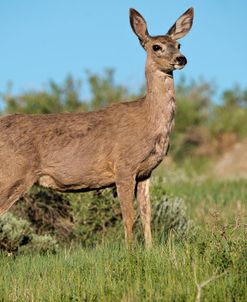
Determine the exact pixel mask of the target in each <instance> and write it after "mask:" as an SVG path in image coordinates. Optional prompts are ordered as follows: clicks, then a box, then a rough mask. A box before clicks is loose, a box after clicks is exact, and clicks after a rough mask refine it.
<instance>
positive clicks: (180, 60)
mask: <svg viewBox="0 0 247 302" xmlns="http://www.w3.org/2000/svg"><path fill="white" fill-rule="evenodd" d="M176 60H177V62H178V64H179V65H185V64H186V63H187V59H186V58H185V57H184V56H180V57H177V59H176Z"/></svg>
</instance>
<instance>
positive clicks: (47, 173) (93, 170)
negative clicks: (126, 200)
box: [38, 162, 114, 191]
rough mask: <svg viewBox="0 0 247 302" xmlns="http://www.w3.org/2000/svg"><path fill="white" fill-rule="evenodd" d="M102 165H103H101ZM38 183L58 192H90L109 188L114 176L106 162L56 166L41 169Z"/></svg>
mask: <svg viewBox="0 0 247 302" xmlns="http://www.w3.org/2000/svg"><path fill="white" fill-rule="evenodd" d="M103 163H104V165H103ZM38 183H39V184H40V185H42V186H44V187H49V188H53V189H57V190H60V191H73V190H91V189H97V188H102V187H108V186H111V185H112V184H113V183H114V176H113V172H112V169H111V165H110V164H108V163H107V162H102V164H99V163H97V164H96V163H94V164H93V163H90V162H88V163H85V162H84V164H83V163H81V164H79V163H77V165H75V164H74V165H70V166H69V165H68V166H67V165H56V166H54V167H52V168H51V167H50V168H46V169H43V171H42V173H41V175H40V177H39V179H38Z"/></svg>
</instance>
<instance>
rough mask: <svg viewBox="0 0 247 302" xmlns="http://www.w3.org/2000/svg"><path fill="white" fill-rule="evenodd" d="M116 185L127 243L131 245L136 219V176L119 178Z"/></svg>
mask: <svg viewBox="0 0 247 302" xmlns="http://www.w3.org/2000/svg"><path fill="white" fill-rule="evenodd" d="M116 186H117V193H118V198H119V200H120V205H121V210H122V216H123V223H124V233H125V243H126V245H127V246H129V245H130V244H131V243H132V241H133V224H134V219H135V210H134V191H135V181H134V178H128V179H126V180H119V181H117V182H116Z"/></svg>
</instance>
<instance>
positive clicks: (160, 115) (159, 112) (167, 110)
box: [145, 60, 176, 132]
mask: <svg viewBox="0 0 247 302" xmlns="http://www.w3.org/2000/svg"><path fill="white" fill-rule="evenodd" d="M146 81H147V94H146V98H145V102H146V106H147V107H148V115H149V117H150V122H151V124H152V125H156V127H159V128H160V127H163V128H165V129H166V130H168V131H169V132H170V130H171V127H172V124H173V119H174V114H175V107H176V106H175V92H174V82H173V74H172V72H171V73H170V74H168V73H164V72H162V71H160V70H157V68H155V66H154V64H153V63H152V62H149V61H148V60H147V64H146Z"/></svg>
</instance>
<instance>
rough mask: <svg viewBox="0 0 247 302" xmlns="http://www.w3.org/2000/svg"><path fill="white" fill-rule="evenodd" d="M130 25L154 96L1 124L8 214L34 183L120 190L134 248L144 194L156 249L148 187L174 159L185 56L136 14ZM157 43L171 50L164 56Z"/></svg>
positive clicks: (1, 195) (0, 196) (0, 188)
mask: <svg viewBox="0 0 247 302" xmlns="http://www.w3.org/2000/svg"><path fill="white" fill-rule="evenodd" d="M137 14H138V15H137ZM190 14H191V11H190ZM136 17H138V20H137V23H136V22H133V20H135V18H136ZM130 18H131V22H132V27H133V30H134V31H135V33H136V34H137V35H138V37H139V39H140V40H141V41H143V45H144V48H145V49H146V51H147V63H146V78H147V94H146V96H145V97H144V98H142V99H139V100H137V101H134V102H126V103H120V104H116V105H113V106H111V107H108V108H105V109H103V110H100V111H96V112H87V113H63V114H49V115H23V114H14V115H9V116H4V117H1V118H0V133H1V136H0V163H1V168H0V214H1V213H4V212H5V211H6V210H7V209H8V208H9V207H10V206H11V205H12V204H13V203H14V202H15V201H16V200H17V199H18V198H19V197H20V196H21V195H22V194H23V193H24V192H26V191H27V190H28V189H29V188H30V186H32V185H33V184H34V183H39V184H40V185H43V186H45V187H51V188H53V189H57V190H60V191H78V190H81V191H86V190H93V189H98V188H104V187H109V186H114V185H116V186H117V192H118V196H119V198H120V202H121V208H122V214H123V220H124V227H125V238H126V242H127V243H129V242H130V241H131V240H132V226H133V222H134V216H135V213H134V209H133V198H134V192H135V188H136V186H137V198H138V204H139V208H140V213H141V218H142V223H143V227H144V233H145V239H146V243H147V244H148V245H151V229H150V220H151V218H150V217H151V211H150V202H149V180H148V179H149V177H150V175H151V173H152V171H153V169H154V168H155V167H156V166H157V165H158V164H159V163H160V162H161V161H162V159H163V158H164V156H165V154H166V152H167V148H168V144H169V136H170V131H171V128H172V124H173V119H174V113H175V97H174V88H173V78H172V70H173V69H176V67H174V66H175V65H176V64H177V63H176V58H177V57H178V56H181V54H180V52H179V50H178V49H177V44H178V43H177V42H176V41H175V40H173V39H172V38H171V37H170V36H158V37H150V36H149V35H148V31H147V28H146V22H145V20H144V19H143V18H142V17H141V15H140V14H139V13H137V12H136V11H135V10H133V9H132V10H130ZM178 20H179V19H178ZM180 23H181V22H180ZM136 24H137V25H138V26H137V28H136V27H135V26H136ZM180 30H181V26H180ZM187 31H188V30H186V33H187ZM145 35H146V36H145ZM155 43H159V44H162V47H164V49H166V48H167V47H168V48H169V49H170V50H169V51H167V49H166V51H165V52H164V53H163V51H162V52H161V51H160V53H159V54H158V53H157V54H156V53H155V52H154V51H153V50H152V45H153V44H155ZM168 44H169V45H168ZM167 45H168V46H167ZM171 63H172V65H171ZM175 63H176V64H175ZM181 67H183V66H181Z"/></svg>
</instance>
